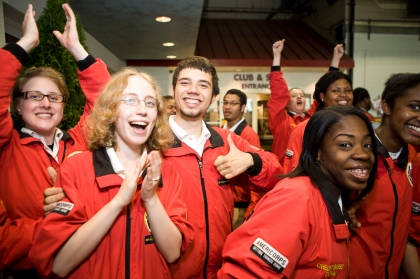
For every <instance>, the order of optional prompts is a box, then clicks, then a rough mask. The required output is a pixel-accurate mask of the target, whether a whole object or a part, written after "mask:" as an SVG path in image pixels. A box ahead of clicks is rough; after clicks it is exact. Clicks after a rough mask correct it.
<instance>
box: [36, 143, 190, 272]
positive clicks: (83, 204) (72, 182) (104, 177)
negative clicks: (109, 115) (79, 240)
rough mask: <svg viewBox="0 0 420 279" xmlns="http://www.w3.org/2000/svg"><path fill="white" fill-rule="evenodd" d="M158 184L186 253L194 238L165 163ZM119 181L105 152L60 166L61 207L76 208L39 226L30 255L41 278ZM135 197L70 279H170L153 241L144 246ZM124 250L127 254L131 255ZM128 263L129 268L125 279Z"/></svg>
mask: <svg viewBox="0 0 420 279" xmlns="http://www.w3.org/2000/svg"><path fill="white" fill-rule="evenodd" d="M142 181H143V180H140V182H139V185H141V182H142ZM162 181H163V187H159V188H158V191H159V192H158V195H159V199H160V201H161V202H162V205H163V206H164V208H165V210H166V212H167V213H168V215H169V217H170V219H171V221H172V222H173V223H174V224H175V225H176V226H177V227H178V229H179V230H180V232H181V233H182V234H183V247H182V248H183V249H184V250H185V247H186V246H187V244H188V243H190V242H191V239H192V236H193V234H192V230H191V226H190V225H189V223H187V222H186V215H187V210H186V207H185V204H184V202H183V200H182V191H181V187H182V181H181V179H180V177H179V175H178V173H177V172H176V171H175V168H174V167H173V166H172V165H171V164H170V163H169V162H168V161H167V160H165V159H164V160H163V162H162ZM122 182H123V179H122V178H121V177H120V176H118V175H117V174H116V173H115V172H114V170H113V168H112V164H111V161H110V159H109V157H108V154H107V153H106V149H105V148H102V149H98V150H96V151H94V152H93V153H92V152H89V151H86V152H84V153H82V154H78V155H76V156H73V157H72V158H69V159H67V160H66V162H65V163H64V164H63V166H62V167H61V170H60V174H59V176H58V179H57V186H58V187H63V189H64V191H65V193H66V198H65V199H63V202H70V203H72V204H74V208H73V209H71V210H69V211H68V212H67V214H63V213H57V212H54V210H53V211H52V212H51V213H50V214H48V215H47V217H45V220H44V222H43V223H42V226H41V228H40V230H39V233H38V234H37V236H36V239H35V243H34V244H33V246H32V249H31V251H30V254H29V257H30V258H31V259H32V260H33V262H34V264H35V267H36V268H37V270H38V272H39V273H40V274H41V275H42V276H45V277H48V276H50V275H51V269H52V264H53V259H54V257H55V255H56V253H57V252H58V251H59V249H60V247H61V246H62V245H63V244H64V243H65V242H66V241H67V240H68V239H69V238H70V237H71V235H72V234H73V233H74V232H75V231H76V230H77V229H78V228H79V227H80V226H81V225H83V224H84V223H85V222H86V221H88V220H89V219H90V218H92V217H93V216H94V215H95V214H96V213H97V212H98V211H99V210H100V209H101V208H102V207H103V206H104V205H106V204H107V203H109V201H111V200H112V198H113V197H115V195H116V194H117V193H118V190H119V188H120V186H121V184H122ZM139 189H140V187H139ZM139 193H140V190H138V191H137V192H136V194H135V196H134V198H133V201H132V205H131V206H130V209H129V210H128V209H126V210H123V211H122V212H121V213H120V214H119V216H118V217H117V219H116V220H115V222H114V224H113V225H112V227H111V229H110V230H109V232H108V233H107V234H106V236H105V237H104V238H103V239H102V241H101V242H100V244H99V245H98V247H97V248H96V249H95V250H94V252H93V253H92V254H91V255H90V256H89V257H88V258H87V259H86V260H85V261H84V262H83V263H82V264H81V265H80V266H78V267H77V268H76V269H74V271H73V272H72V273H71V274H70V275H69V276H68V278H75V279H76V278H104V279H105V278H109V279H118V278H170V277H171V276H170V272H169V268H168V265H167V263H166V261H165V259H164V258H163V257H162V255H161V254H160V253H159V251H158V250H157V248H156V246H155V245H154V244H153V242H150V243H149V242H148V241H147V239H148V238H153V236H152V232H151V231H150V228H149V226H148V224H147V220H146V218H147V217H146V216H147V215H146V208H145V206H144V204H143V203H142V202H141V197H140V195H139ZM56 208H57V207H56ZM127 218H129V219H128V220H129V222H128V221H127ZM127 226H130V231H127ZM126 249H129V253H128V252H127V250H126ZM126 264H128V266H129V267H130V276H129V277H125V269H124V266H126Z"/></svg>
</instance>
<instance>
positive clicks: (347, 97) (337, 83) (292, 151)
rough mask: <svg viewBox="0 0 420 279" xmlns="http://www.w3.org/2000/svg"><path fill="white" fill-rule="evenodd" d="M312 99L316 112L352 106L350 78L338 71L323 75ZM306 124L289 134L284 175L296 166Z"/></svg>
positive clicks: (300, 125) (305, 122)
mask: <svg viewBox="0 0 420 279" xmlns="http://www.w3.org/2000/svg"><path fill="white" fill-rule="evenodd" d="M314 99H315V101H316V102H317V104H318V106H317V110H320V109H322V108H324V107H329V106H336V105H339V106H352V104H353V90H352V86H351V79H350V77H349V76H348V75H346V74H344V73H342V72H339V71H331V72H328V73H326V74H324V75H323V76H322V77H321V78H320V79H319V80H318V82H317V83H316V84H315V92H314ZM307 123H308V120H305V121H303V122H302V123H300V124H299V125H298V126H296V128H295V129H294V130H293V131H292V133H291V134H290V137H289V142H288V143H287V149H286V152H285V154H284V161H283V162H284V164H283V167H284V171H285V173H289V172H291V171H292V170H293V169H294V168H295V167H296V166H297V164H298V160H299V156H300V154H301V153H302V139H303V133H304V131H305V127H306V125H307Z"/></svg>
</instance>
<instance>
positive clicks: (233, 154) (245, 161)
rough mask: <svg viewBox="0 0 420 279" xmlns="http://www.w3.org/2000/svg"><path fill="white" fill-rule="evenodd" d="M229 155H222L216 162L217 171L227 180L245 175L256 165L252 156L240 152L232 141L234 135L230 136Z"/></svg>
mask: <svg viewBox="0 0 420 279" xmlns="http://www.w3.org/2000/svg"><path fill="white" fill-rule="evenodd" d="M227 139H228V144H229V153H228V154H227V155H224V156H223V155H221V156H219V157H217V159H216V160H215V161H214V166H215V167H216V168H217V171H218V172H219V173H220V174H221V175H223V176H224V177H225V178H227V179H231V178H232V177H235V176H237V175H238V174H241V173H243V172H244V171H246V170H247V169H248V168H249V167H251V166H253V165H254V159H253V158H252V156H251V154H249V153H245V152H242V151H241V150H239V149H238V148H237V147H236V146H235V143H234V142H233V140H232V135H231V134H229V135H228V138H227Z"/></svg>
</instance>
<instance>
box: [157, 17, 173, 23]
mask: <svg viewBox="0 0 420 279" xmlns="http://www.w3.org/2000/svg"><path fill="white" fill-rule="evenodd" d="M156 21H157V22H169V21H171V18H170V17H167V16H158V17H157V18H156Z"/></svg>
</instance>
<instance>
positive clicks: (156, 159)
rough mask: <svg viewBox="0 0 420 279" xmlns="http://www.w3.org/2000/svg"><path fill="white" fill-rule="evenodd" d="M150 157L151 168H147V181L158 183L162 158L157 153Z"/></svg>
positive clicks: (152, 153)
mask: <svg viewBox="0 0 420 279" xmlns="http://www.w3.org/2000/svg"><path fill="white" fill-rule="evenodd" d="M148 157H149V163H150V166H149V167H148V168H147V179H150V180H152V181H153V182H156V183H158V182H159V178H160V175H161V167H162V158H161V157H160V154H159V152H157V151H152V152H150V154H149V156H148Z"/></svg>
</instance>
